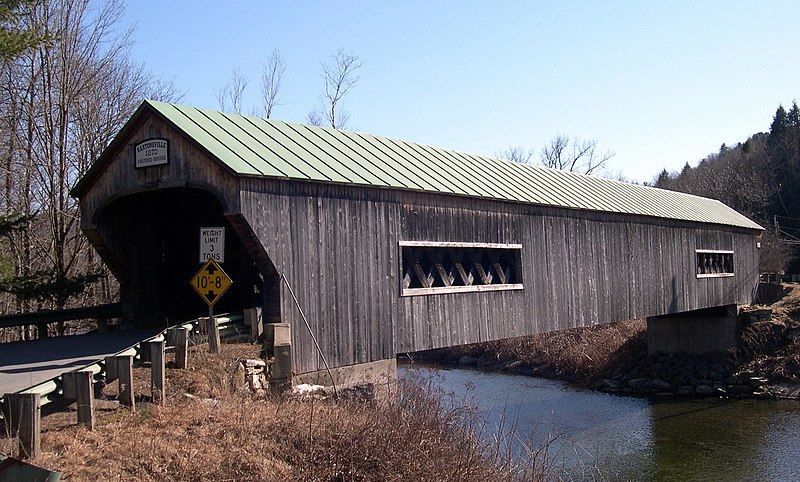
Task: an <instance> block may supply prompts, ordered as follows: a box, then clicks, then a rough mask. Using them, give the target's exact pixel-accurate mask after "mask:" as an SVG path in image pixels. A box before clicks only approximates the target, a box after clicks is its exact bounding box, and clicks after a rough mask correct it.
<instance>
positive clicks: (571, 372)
mask: <svg viewBox="0 0 800 482" xmlns="http://www.w3.org/2000/svg"><path fill="white" fill-rule="evenodd" d="M461 355H471V356H475V357H478V358H481V359H482V361H483V363H488V364H490V365H495V366H500V367H503V368H513V369H518V370H533V372H534V373H535V374H536V375H538V376H544V377H549V378H558V379H561V380H569V381H574V382H579V383H587V382H589V381H591V380H593V379H594V378H596V377H598V376H601V375H602V374H604V373H607V372H608V371H610V370H613V369H614V368H615V367H616V366H618V365H620V364H623V363H627V362H629V361H630V360H631V359H636V358H641V357H642V356H643V355H644V356H646V355H647V326H646V323H645V321H644V320H631V321H621V322H616V323H606V324H602V325H595V326H591V327H587V328H572V329H568V330H561V331H554V332H550V333H541V334H538V335H532V336H524V337H519V338H509V339H505V340H499V341H492V342H487V343H479V344H475V345H467V346H463V347H455V348H452V349H445V350H442V351H440V353H439V354H438V355H436V356H437V357H440V358H441V357H444V358H450V359H456V358H457V357H459V356H461Z"/></svg>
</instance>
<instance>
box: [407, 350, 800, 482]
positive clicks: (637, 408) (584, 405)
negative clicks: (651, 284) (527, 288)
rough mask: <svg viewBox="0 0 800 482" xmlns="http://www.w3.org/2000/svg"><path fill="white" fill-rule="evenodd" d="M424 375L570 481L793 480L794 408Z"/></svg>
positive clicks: (797, 456)
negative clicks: (538, 451)
mask: <svg viewBox="0 0 800 482" xmlns="http://www.w3.org/2000/svg"><path fill="white" fill-rule="evenodd" d="M409 370H416V371H417V374H419V373H422V374H423V375H424V376H428V373H429V372H430V373H434V372H435V375H434V376H433V378H434V380H436V383H437V384H438V385H439V386H440V387H441V388H442V389H444V390H445V391H446V392H448V393H454V394H456V395H457V396H459V397H465V399H466V400H468V401H469V402H470V403H472V404H474V405H475V407H476V408H477V409H478V411H479V414H480V417H481V419H482V422H485V424H486V427H485V430H484V433H485V434H486V436H492V435H491V434H496V433H498V430H500V431H502V432H504V433H506V434H508V433H511V432H513V435H512V438H513V439H514V440H515V442H513V443H512V446H513V449H512V450H514V451H515V453H521V452H523V447H524V445H525V444H527V445H528V446H529V447H532V448H536V447H540V446H542V445H543V444H545V442H547V441H548V440H550V441H551V442H550V443H549V446H548V449H547V457H548V462H549V466H550V467H555V468H557V470H558V471H561V473H562V474H563V475H564V476H565V477H566V478H568V479H569V478H571V479H576V480H595V479H599V480H681V481H685V480H703V481H706V480H720V481H723V480H724V481H737V480H743V481H745V480H746V481H757V480H769V481H771V480H775V481H788V480H800V402H797V401H792V400H777V401H763V400H762V401H755V400H719V399H714V400H708V399H707V400H673V399H669V400H648V399H640V398H631V397H623V396H618V395H609V394H605V393H600V392H594V391H589V390H584V389H578V388H574V387H571V386H570V385H568V384H566V383H563V382H559V381H553V380H545V379H540V378H531V377H527V376H523V375H513V374H506V373H498V372H486V371H479V370H470V369H450V368H438V369H437V368H433V367H429V366H419V365H417V364H415V365H414V366H413V367H412V366H410V365H401V368H400V375H401V376H402V374H403V373H404V372H407V371H409Z"/></svg>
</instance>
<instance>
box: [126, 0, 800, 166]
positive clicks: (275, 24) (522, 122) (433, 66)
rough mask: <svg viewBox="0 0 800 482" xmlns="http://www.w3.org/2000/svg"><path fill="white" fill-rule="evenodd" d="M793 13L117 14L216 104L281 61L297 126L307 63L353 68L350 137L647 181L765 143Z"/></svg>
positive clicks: (784, 71)
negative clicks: (557, 144) (533, 152)
mask: <svg viewBox="0 0 800 482" xmlns="http://www.w3.org/2000/svg"><path fill="white" fill-rule="evenodd" d="M798 22H800V2H797V1H794V0H787V1H768V2H754V1H752V0H751V1H685V2H672V1H629V2H622V1H614V2H610V1H609V2H605V1H580V2H579V1H575V2H569V1H539V2H533V1H531V2H495V1H475V2H472V1H470V2H468V1H460V2H444V1H442V2H439V1H403V2H383V1H374V0H373V1H363V2H355V1H325V2H310V1H292V2H268V1H233V0H232V1H230V2H219V1H218V0H217V1H188V0H172V1H169V2H164V1H163V0H159V1H154V0H128V1H127V7H126V14H125V17H124V18H123V23H125V24H130V25H135V27H136V31H135V32H134V34H133V41H134V42H135V45H134V47H133V50H132V56H133V58H134V60H136V61H138V62H143V63H144V64H145V66H146V68H147V70H149V71H150V72H151V73H153V74H154V75H156V76H158V77H160V78H162V79H166V80H171V81H173V82H174V84H175V86H176V87H177V88H178V90H179V91H181V92H185V95H184V97H183V99H182V100H181V102H182V103H185V104H189V105H195V106H198V107H206V108H211V109H217V108H219V106H218V104H217V100H216V97H215V94H214V93H215V91H216V90H218V89H219V88H220V87H221V86H223V85H224V84H225V83H226V81H227V80H228V79H229V78H230V76H231V72H232V71H233V69H235V68H238V69H240V71H241V72H242V74H244V75H245V76H246V77H248V78H249V80H250V83H249V85H248V88H247V91H246V94H245V95H246V100H245V110H246V111H247V112H248V113H249V112H250V111H251V109H254V108H257V107H259V105H260V76H261V69H262V64H263V63H264V62H265V61H266V59H267V58H268V57H269V54H270V52H271V51H272V50H273V49H275V48H277V49H278V50H279V51H280V53H281V55H282V56H283V58H284V59H285V60H286V62H287V64H288V65H287V69H286V73H285V75H284V78H283V86H282V90H281V97H282V99H283V104H282V105H280V106H278V107H277V108H276V109H275V110H274V111H273V115H272V117H273V118H275V119H282V120H288V121H295V122H305V120H306V114H307V113H308V111H309V110H310V109H311V108H312V107H314V105H315V104H316V103H317V100H318V96H319V93H320V91H321V90H322V86H323V83H322V79H321V77H320V73H321V67H320V62H321V61H325V60H328V59H329V57H330V55H331V54H332V53H334V52H336V51H337V50H338V49H345V50H346V51H350V52H352V53H353V54H355V55H357V56H359V57H360V59H361V60H362V61H363V67H362V68H361V70H360V71H359V75H360V80H359V82H358V84H357V85H356V86H355V87H354V88H353V90H352V91H351V92H350V94H349V95H348V97H346V98H345V100H344V105H343V107H344V108H345V109H346V110H347V111H348V112H349V113H350V123H349V127H350V128H351V129H353V130H359V131H365V132H369V133H372V134H377V135H383V136H388V137H394V138H399V139H404V140H407V141H414V142H421V143H426V144H431V145H435V146H438V147H444V148H451V149H457V150H461V151H466V152H473V153H477V154H483V155H489V156H492V155H495V154H496V153H497V152H498V151H500V150H502V149H504V148H507V147H509V146H513V145H521V146H526V147H532V148H535V149H537V151H538V150H539V149H541V147H542V146H543V145H544V144H545V143H546V142H547V141H548V140H550V139H552V138H553V137H554V136H555V135H557V134H565V135H568V136H571V137H579V138H584V139H596V140H597V141H598V146H599V147H600V148H601V149H603V150H605V149H611V150H613V151H614V152H615V153H616V156H615V157H614V158H613V159H612V160H611V162H610V167H611V169H612V170H614V171H618V172H621V173H622V174H623V175H624V176H625V177H626V178H628V179H631V180H638V181H649V180H652V179H653V177H654V176H655V175H656V174H658V172H659V171H660V170H661V169H662V168H665V167H666V168H667V169H668V170H679V169H680V168H681V167H682V166H683V165H684V164H685V163H686V162H689V163H690V164H692V165H696V163H697V162H698V161H699V160H700V159H702V158H703V157H705V156H706V155H708V154H710V153H712V152H716V151H717V150H718V149H719V147H720V145H721V144H722V143H727V144H729V145H732V144H735V143H736V142H744V141H745V140H746V139H747V137H748V136H749V135H751V134H754V133H756V132H762V131H766V130H768V128H769V124H770V122H771V120H772V116H773V114H774V113H775V109H776V108H777V107H778V105H779V104H783V105H784V106H785V107H787V108H788V107H789V106H790V105H791V103H792V101H793V100H794V99H800V54H799V52H800V50H798V49H800V28H799V27H798Z"/></svg>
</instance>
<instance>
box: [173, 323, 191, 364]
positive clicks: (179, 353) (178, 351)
mask: <svg viewBox="0 0 800 482" xmlns="http://www.w3.org/2000/svg"><path fill="white" fill-rule="evenodd" d="M188 354H189V330H187V329H186V328H178V329H177V330H175V368H186V361H187V355H188Z"/></svg>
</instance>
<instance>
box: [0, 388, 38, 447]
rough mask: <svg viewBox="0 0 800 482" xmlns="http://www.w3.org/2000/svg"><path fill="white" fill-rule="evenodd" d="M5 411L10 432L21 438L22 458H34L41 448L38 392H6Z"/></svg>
mask: <svg viewBox="0 0 800 482" xmlns="http://www.w3.org/2000/svg"><path fill="white" fill-rule="evenodd" d="M4 399H5V403H4V406H3V411H4V414H5V417H6V420H7V421H8V428H9V433H10V435H11V436H12V437H18V438H19V452H20V456H21V458H34V457H36V455H38V454H39V450H40V449H41V446H42V443H41V437H42V411H41V405H40V403H41V399H40V396H39V394H38V393H6V394H5V397H4Z"/></svg>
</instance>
